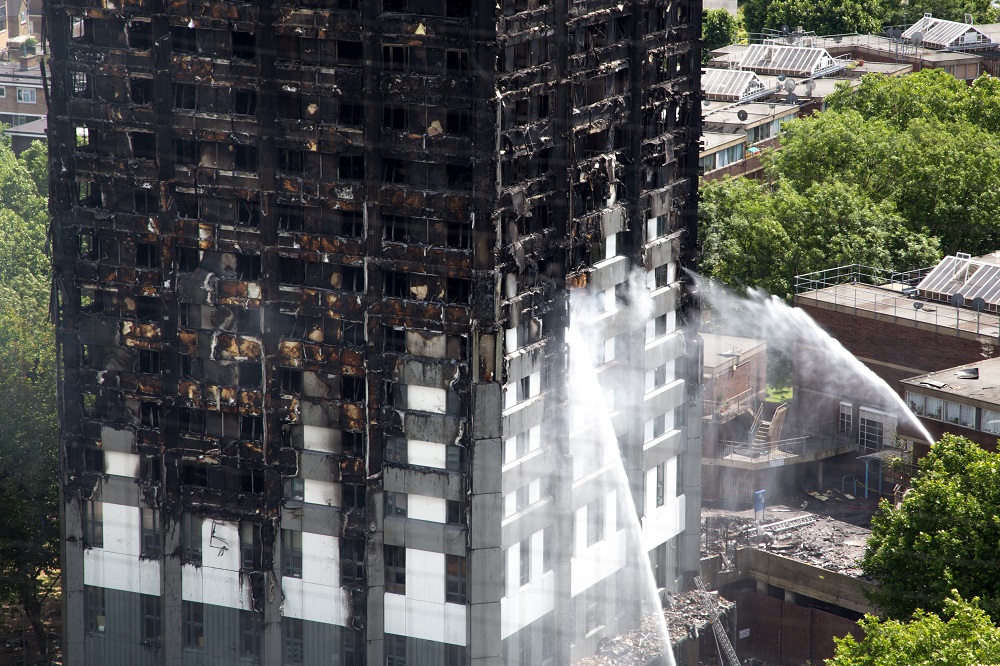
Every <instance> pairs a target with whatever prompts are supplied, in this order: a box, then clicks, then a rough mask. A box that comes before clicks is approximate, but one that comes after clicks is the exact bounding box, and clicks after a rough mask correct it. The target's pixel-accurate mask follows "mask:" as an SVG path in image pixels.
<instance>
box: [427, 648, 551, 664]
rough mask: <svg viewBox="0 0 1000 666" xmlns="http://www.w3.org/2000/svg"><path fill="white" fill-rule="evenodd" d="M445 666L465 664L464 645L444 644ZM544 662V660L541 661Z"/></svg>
mask: <svg viewBox="0 0 1000 666" xmlns="http://www.w3.org/2000/svg"><path fill="white" fill-rule="evenodd" d="M444 649H445V666H466V665H467V664H468V663H469V660H468V656H467V655H466V649H465V646H464V645H450V644H449V645H445V646H444ZM543 663H544V662H543Z"/></svg>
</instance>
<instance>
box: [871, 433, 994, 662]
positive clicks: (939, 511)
mask: <svg viewBox="0 0 1000 666" xmlns="http://www.w3.org/2000/svg"><path fill="white" fill-rule="evenodd" d="M998 563H1000V454H997V453H991V452H989V451H986V450H984V449H982V448H981V447H980V446H978V445H977V444H976V443H974V442H971V441H969V440H968V439H965V438H964V437H956V436H954V435H945V436H943V437H942V438H941V439H940V440H939V441H938V442H936V443H935V444H934V445H933V446H932V447H931V450H930V453H929V454H928V455H927V456H925V457H924V458H923V459H921V460H920V462H919V471H918V473H917V475H916V476H915V477H914V478H913V486H912V489H911V490H910V491H909V492H907V493H906V496H905V497H904V498H903V502H902V504H901V505H900V507H899V508H898V509H897V508H895V507H894V506H893V505H892V504H891V503H889V502H886V501H883V502H882V504H881V505H880V507H879V511H878V513H877V514H876V515H875V517H874V518H873V519H872V533H871V536H870V537H869V540H868V548H867V550H866V551H865V555H864V557H863V558H862V560H861V568H862V570H863V571H864V572H865V573H866V574H867V575H869V576H871V577H872V578H874V579H875V580H876V581H877V582H878V586H877V587H876V589H875V591H874V592H873V593H872V601H873V602H874V603H875V604H877V605H878V607H879V608H880V609H882V610H883V611H884V612H885V613H886V614H887V615H888V616H889V617H891V618H895V619H903V620H905V619H907V618H909V617H910V616H911V615H912V614H913V613H914V612H915V611H916V610H917V609H923V610H926V611H928V612H932V613H940V612H942V611H944V610H946V607H947V604H946V600H947V599H948V598H949V597H950V596H951V594H952V590H957V592H958V593H959V594H960V595H962V596H963V597H965V598H972V597H978V598H979V600H980V605H981V607H982V609H983V610H984V611H986V612H987V613H988V614H989V615H990V616H991V617H992V618H994V619H997V618H1000V575H997V574H998V566H1000V565H998ZM996 661H998V660H994V663H995V662H996Z"/></svg>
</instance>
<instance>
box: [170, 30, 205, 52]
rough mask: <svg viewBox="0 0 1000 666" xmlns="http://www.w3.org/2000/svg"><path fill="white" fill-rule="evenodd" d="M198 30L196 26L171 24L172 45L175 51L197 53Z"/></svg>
mask: <svg viewBox="0 0 1000 666" xmlns="http://www.w3.org/2000/svg"><path fill="white" fill-rule="evenodd" d="M197 35H198V32H197V30H195V29H194V28H188V27H184V26H179V25H173V26H170V37H171V45H172V47H173V50H174V51H180V52H182V53H195V52H197V50H198V42H197Z"/></svg>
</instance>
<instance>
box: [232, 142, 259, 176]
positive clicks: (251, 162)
mask: <svg viewBox="0 0 1000 666" xmlns="http://www.w3.org/2000/svg"><path fill="white" fill-rule="evenodd" d="M233 167H234V168H235V169H236V171H256V170H257V146H245V145H243V144H241V143H237V144H235V145H234V146H233Z"/></svg>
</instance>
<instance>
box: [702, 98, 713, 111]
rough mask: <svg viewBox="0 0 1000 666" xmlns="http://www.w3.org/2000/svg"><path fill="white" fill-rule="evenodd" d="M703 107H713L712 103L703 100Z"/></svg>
mask: <svg viewBox="0 0 1000 666" xmlns="http://www.w3.org/2000/svg"><path fill="white" fill-rule="evenodd" d="M701 105H702V106H703V107H705V108H706V109H707V108H708V107H710V106H712V103H711V102H709V101H708V100H707V99H703V100H701Z"/></svg>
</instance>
